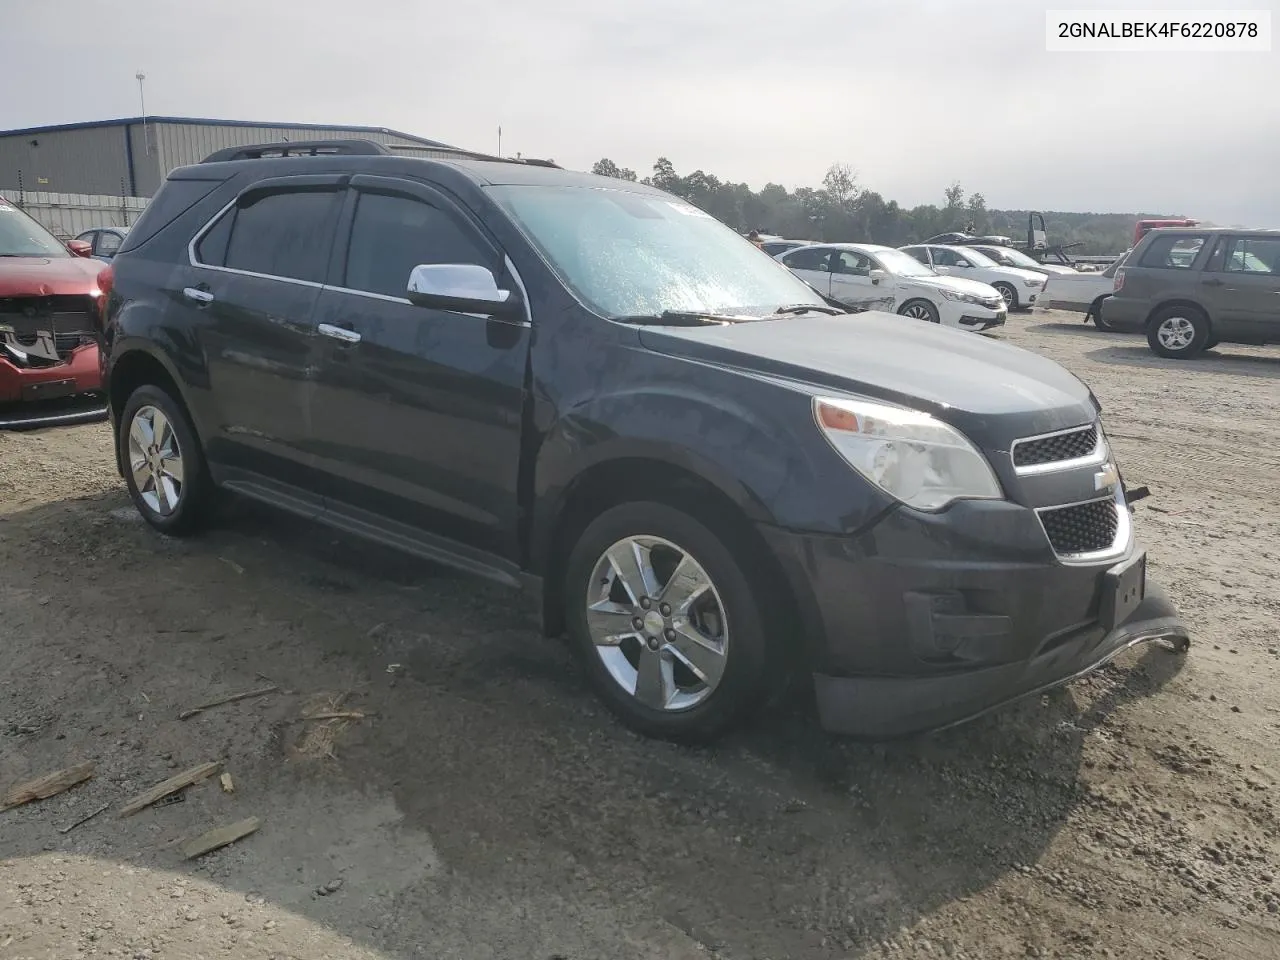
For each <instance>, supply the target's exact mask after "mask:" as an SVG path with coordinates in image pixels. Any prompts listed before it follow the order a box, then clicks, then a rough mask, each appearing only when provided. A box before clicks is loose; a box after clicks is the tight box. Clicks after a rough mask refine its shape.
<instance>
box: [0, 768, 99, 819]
mask: <svg viewBox="0 0 1280 960" xmlns="http://www.w3.org/2000/svg"><path fill="white" fill-rule="evenodd" d="M94 766H95V764H94V763H93V761H92V760H87V761H85V762H84V763H78V764H76V765H75V766H74V767H67V768H66V769H65V770H58V771H56V772H55V773H49V774H46V775H45V776H43V777H37V778H36V779H35V780H28V781H27V782H26V783H20V784H18V785H17V786H15V787H12V788H10V790H9V792H8V793H6V794H5V795H4V796H3V797H0V813H3V812H4V811H5V810H12V809H13V808H14V807H20V806H22V805H23V804H25V803H32V802H33V801H35V800H48V799H49V798H50V797H56V796H57V795H58V794H60V793H65V792H66V791H68V790H70V789H71V788H72V787H74V786H76V785H77V784H81V783H84V782H85V781H86V780H88V779H89V778H90V777H92V776H93V770H94Z"/></svg>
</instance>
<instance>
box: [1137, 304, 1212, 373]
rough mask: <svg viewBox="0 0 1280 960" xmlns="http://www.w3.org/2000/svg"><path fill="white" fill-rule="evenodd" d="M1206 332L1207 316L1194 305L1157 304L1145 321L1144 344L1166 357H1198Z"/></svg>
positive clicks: (1176, 358) (1207, 336)
mask: <svg viewBox="0 0 1280 960" xmlns="http://www.w3.org/2000/svg"><path fill="white" fill-rule="evenodd" d="M1209 336H1210V329H1209V318H1208V317H1207V316H1205V314H1204V312H1203V311H1202V310H1200V309H1199V308H1198V307H1184V306H1180V305H1178V304H1174V305H1173V306H1168V307H1161V308H1160V309H1159V310H1157V311H1156V313H1155V315H1154V316H1153V317H1152V318H1151V322H1150V323H1149V324H1148V325H1147V345H1148V346H1150V347H1151V349H1152V351H1153V352H1155V353H1156V354H1158V355H1160V356H1162V357H1167V358H1168V359H1170V360H1190V359H1191V358H1193V357H1198V356H1199V355H1200V354H1201V353H1203V352H1204V350H1205V347H1206V345H1207V344H1208V342H1209Z"/></svg>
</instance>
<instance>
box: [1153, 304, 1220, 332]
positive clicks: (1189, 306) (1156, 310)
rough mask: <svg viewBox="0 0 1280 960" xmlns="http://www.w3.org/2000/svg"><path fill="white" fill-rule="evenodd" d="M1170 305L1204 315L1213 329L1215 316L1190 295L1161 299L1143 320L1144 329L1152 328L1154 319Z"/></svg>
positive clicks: (1210, 328) (1206, 321)
mask: <svg viewBox="0 0 1280 960" xmlns="http://www.w3.org/2000/svg"><path fill="white" fill-rule="evenodd" d="M1169 307H1181V308H1183V309H1190V310H1194V311H1195V312H1196V313H1198V314H1200V315H1201V316H1202V317H1204V320H1205V323H1207V324H1208V325H1209V330H1210V331H1212V330H1213V318H1212V317H1211V316H1210V315H1209V311H1208V310H1206V309H1205V308H1204V306H1203V305H1202V304H1200V303H1197V302H1196V301H1195V300H1192V299H1191V298H1190V297H1170V298H1169V299H1167V300H1161V301H1160V302H1159V303H1157V304H1156V305H1155V306H1153V307H1152V308H1151V309H1150V310H1149V311H1148V312H1147V318H1146V320H1144V321H1143V329H1150V328H1151V323H1152V321H1154V320H1155V318H1156V316H1157V315H1158V314H1159V313H1160V312H1161V311H1162V310H1167V309H1168V308H1169Z"/></svg>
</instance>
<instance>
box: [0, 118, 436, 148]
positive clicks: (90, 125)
mask: <svg viewBox="0 0 1280 960" xmlns="http://www.w3.org/2000/svg"><path fill="white" fill-rule="evenodd" d="M144 121H145V122H146V123H182V124H189V125H198V126H205V127H275V128H277V129H281V128H282V129H287V130H344V131H350V132H351V133H381V134H384V135H385V136H389V137H399V138H400V139H401V140H408V141H410V142H411V143H416V144H421V145H422V146H424V147H438V148H440V149H443V150H457V149H459V148H458V147H454V146H452V145H450V144H447V143H441V142H440V141H438V140H427V139H426V138H425V137H418V136H414V135H413V134H411V133H402V132H401V131H399V130H392V129H390V128H388V127H353V126H350V125H348V124H343V123H275V122H265V121H262V122H260V121H257V120H210V119H208V118H206V117H152V116H147V117H121V118H119V119H116V120H90V121H88V122H86V123H56V124H53V125H51V126H46V127H22V128H20V129H17V130H0V137H12V136H26V135H29V134H33V133H59V132H62V131H71V130H92V129H94V128H96V127H123V126H132V125H134V124H140V123H143V122H144Z"/></svg>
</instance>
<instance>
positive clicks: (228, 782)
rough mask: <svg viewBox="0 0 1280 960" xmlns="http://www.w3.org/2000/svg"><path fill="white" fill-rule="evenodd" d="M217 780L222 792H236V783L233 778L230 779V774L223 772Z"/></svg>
mask: <svg viewBox="0 0 1280 960" xmlns="http://www.w3.org/2000/svg"><path fill="white" fill-rule="evenodd" d="M218 782H219V783H220V784H221V785H222V792H223V793H235V792H236V783H235V781H234V780H232V779H231V774H229V773H224V774H223V775H222V776H221V777H219V778H218Z"/></svg>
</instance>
